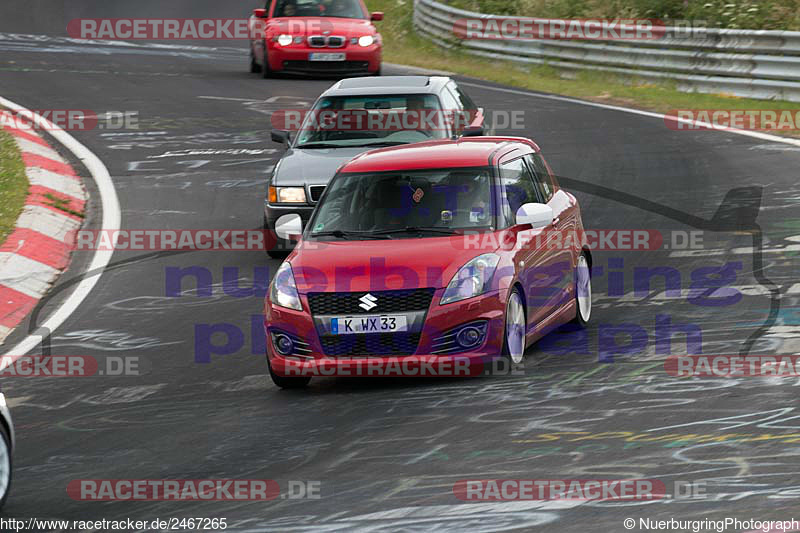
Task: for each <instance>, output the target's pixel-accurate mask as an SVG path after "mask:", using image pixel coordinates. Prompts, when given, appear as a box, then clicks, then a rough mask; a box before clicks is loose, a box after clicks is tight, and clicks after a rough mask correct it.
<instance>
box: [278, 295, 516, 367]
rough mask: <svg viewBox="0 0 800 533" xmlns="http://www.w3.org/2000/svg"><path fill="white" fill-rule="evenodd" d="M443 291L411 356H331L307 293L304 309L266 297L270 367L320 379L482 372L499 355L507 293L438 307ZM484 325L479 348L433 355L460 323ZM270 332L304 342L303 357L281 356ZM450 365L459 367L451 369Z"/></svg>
mask: <svg viewBox="0 0 800 533" xmlns="http://www.w3.org/2000/svg"><path fill="white" fill-rule="evenodd" d="M443 293H444V289H437V290H436V291H435V293H434V296H433V300H432V301H431V304H430V307H429V309H428V311H427V314H426V316H425V318H424V324H423V325H422V328H421V331H420V332H419V341H418V344H417V346H416V349H414V350H413V352H409V353H400V354H390V355H381V354H369V353H367V354H365V353H358V354H349V353H339V354H337V355H332V354H331V353H330V348H328V349H327V350H326V348H325V346H324V344H323V342H322V335H321V333H322V334H324V333H325V332H324V331H323V332H320V328H319V324H315V321H314V318H313V317H312V315H311V314H310V313H309V312H308V310H309V309H310V307H309V302H308V298H307V296H306V295H304V294H303V295H301V296H300V297H301V301H302V302H303V307H304V311H295V310H291V309H286V308H283V307H278V306H275V305H272V303H271V302H270V301H269V298H267V300H266V305H265V323H264V325H265V328H266V334H267V358H268V359H269V363H270V366H271V367H272V369H273V371H274V372H276V373H278V374H279V375H286V376H291V375H297V372H298V371H300V370H299V369H302V371H304V372H307V373H308V374H307V375H320V376H331V375H338V376H364V375H372V376H374V375H386V374H383V373H381V372H382V371H386V370H389V369H393V371H394V372H395V373H394V374H391V373H390V374H389V375H407V376H409V377H415V376H416V377H419V376H422V375H425V376H437V375H438V376H442V375H448V372H453V374H451V375H452V376H454V377H465V376H471V375H479V374H482V373H483V371H484V370H485V369H486V365H487V364H489V363H490V362H494V361H496V359H497V358H498V357H499V356H500V355H501V353H502V348H503V334H504V324H505V321H504V318H505V305H506V297H507V291H506V290H499V291H493V292H491V293H488V294H485V295H482V296H478V297H475V298H470V299H468V300H464V301H462V302H457V303H452V304H447V305H444V306H442V305H439V301H440V300H441V297H442V294H443ZM390 314H398V313H390ZM364 315H371V316H374V313H372V314H370V313H364ZM350 316H358V315H350ZM482 322H485V323H486V325H487V328H486V333H485V336H484V339H483V341H482V342H481V343H480V344H479V345H477V346H476V347H474V348H472V349H469V350H464V351H457V352H453V353H447V354H442V353H437V350H436V346H437V344H438V343H439V342H440V341H439V339H440V338H441V337H442V336H443V335H444V334H446V333H448V332H450V331H453V330H454V329H456V328H458V327H460V326H463V325H467V324H473V323H482ZM274 332H279V333H288V334H289V335H291V336H293V337H295V338H298V339H302V341H303V343H304V350H303V355H288V356H284V355H281V354H280V353H278V351H277V350H276V348H275V346H274V345H273V342H272V334H273V333H274ZM361 335H362V336H366V335H382V334H361ZM454 361H456V362H458V363H456V364H455V365H454ZM448 364H449V366H448ZM398 365H399V370H398ZM430 365H433V369H434V370H433V373H431V371H430V370H429V369H430ZM459 365H461V366H459ZM464 365H466V367H464ZM381 368H382V369H383V370H381ZM419 369H428V371H427V372H424V373H419V372H417V371H416V370H419ZM437 369H438V370H437ZM397 372H400V373H399V374H398V373H397Z"/></svg>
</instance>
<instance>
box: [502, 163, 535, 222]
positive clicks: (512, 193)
mask: <svg viewBox="0 0 800 533" xmlns="http://www.w3.org/2000/svg"><path fill="white" fill-rule="evenodd" d="M500 181H501V183H502V186H503V198H502V209H503V214H504V216H505V219H506V221H507V224H508V225H513V224H515V223H516V215H517V210H518V209H519V208H520V206H521V205H522V204H527V203H538V202H540V200H539V195H538V193H537V191H536V188H535V186H534V182H533V179H532V176H531V174H530V171H529V170H528V167H527V166H526V165H525V164H524V163H523V161H522V158H518V159H514V160H513V161H509V162H507V163H502V164H501V165H500Z"/></svg>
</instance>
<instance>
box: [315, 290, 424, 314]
mask: <svg viewBox="0 0 800 533" xmlns="http://www.w3.org/2000/svg"><path fill="white" fill-rule="evenodd" d="M433 292H434V289H412V290H399V291H369V292H312V293H309V295H308V304H309V306H310V307H311V314H312V315H351V314H359V315H363V314H366V313H369V314H373V315H384V314H386V313H405V312H409V311H427V310H428V308H429V307H430V305H431V300H432V299H433ZM366 294H371V295H372V296H374V297H375V298H376V300H375V307H373V308H372V309H370V310H369V311H366V310H365V309H362V308H361V307H360V304H361V303H362V302H361V301H360V299H361V298H363V297H364V295H366Z"/></svg>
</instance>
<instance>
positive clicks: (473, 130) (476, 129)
mask: <svg viewBox="0 0 800 533" xmlns="http://www.w3.org/2000/svg"><path fill="white" fill-rule="evenodd" d="M483 134H484V131H483V126H467V127H466V128H464V131H462V132H461V136H462V137H480V136H481V135H483Z"/></svg>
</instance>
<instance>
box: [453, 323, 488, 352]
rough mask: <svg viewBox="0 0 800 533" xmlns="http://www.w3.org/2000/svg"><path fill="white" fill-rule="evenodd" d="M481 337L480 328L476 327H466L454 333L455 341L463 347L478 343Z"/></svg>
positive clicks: (470, 346)
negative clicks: (456, 333)
mask: <svg viewBox="0 0 800 533" xmlns="http://www.w3.org/2000/svg"><path fill="white" fill-rule="evenodd" d="M482 338H483V335H482V334H481V332H480V330H479V329H478V328H476V327H472V326H469V327H466V328H464V329H462V330H461V331H459V332H458V335H456V342H458V344H460V345H461V346H462V347H464V348H472V347H473V346H476V345H478V344H479V343H480V342H481V340H482Z"/></svg>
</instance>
